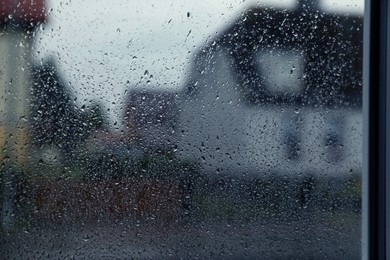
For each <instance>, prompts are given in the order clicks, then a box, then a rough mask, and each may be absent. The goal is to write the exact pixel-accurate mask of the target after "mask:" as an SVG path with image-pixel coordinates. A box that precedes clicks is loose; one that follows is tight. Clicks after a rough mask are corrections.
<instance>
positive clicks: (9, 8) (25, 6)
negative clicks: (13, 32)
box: [0, 0, 47, 27]
mask: <svg viewBox="0 0 390 260" xmlns="http://www.w3.org/2000/svg"><path fill="white" fill-rule="evenodd" d="M45 6H46V5H45V0H20V1H15V0H2V1H1V4H0V25H1V24H10V23H13V24H17V25H22V26H26V27H31V26H34V25H36V24H39V23H43V22H45V21H46V16H47V13H46V8H45Z"/></svg>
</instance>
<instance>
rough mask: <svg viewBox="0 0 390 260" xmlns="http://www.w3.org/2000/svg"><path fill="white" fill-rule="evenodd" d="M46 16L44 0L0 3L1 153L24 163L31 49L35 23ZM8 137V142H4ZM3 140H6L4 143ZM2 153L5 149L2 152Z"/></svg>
mask: <svg viewBox="0 0 390 260" xmlns="http://www.w3.org/2000/svg"><path fill="white" fill-rule="evenodd" d="M45 20H46V10H45V3H44V0H33V1H31V0H22V1H14V0H2V2H1V5H0V93H1V94H0V98H1V100H0V146H1V147H2V149H1V151H2V154H1V157H4V156H7V157H10V158H11V159H12V160H11V161H12V162H17V165H19V166H20V165H21V164H25V160H26V156H27V155H26V153H27V150H26V149H27V148H26V147H27V145H26V144H27V143H28V139H29V136H28V127H27V126H28V125H27V122H28V119H29V100H30V95H29V91H30V90H29V87H30V81H31V64H32V58H31V52H32V44H33V40H34V35H35V31H36V27H37V26H39V25H40V24H42V23H44V22H45ZM6 138H7V142H6ZM6 144H8V146H7V147H5V146H6ZM4 153H7V155H5V154H4Z"/></svg>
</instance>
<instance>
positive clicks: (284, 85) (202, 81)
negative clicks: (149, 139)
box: [177, 8, 363, 178]
mask: <svg viewBox="0 0 390 260" xmlns="http://www.w3.org/2000/svg"><path fill="white" fill-rule="evenodd" d="M362 26H363V19H362V17H358V16H353V15H342V14H329V13H324V12H321V11H317V10H310V9H307V10H304V9H297V10H292V11H287V10H277V9H272V8H269V9H262V8H255V9H250V10H248V12H247V13H245V14H243V15H242V17H240V18H239V19H238V20H237V21H236V22H234V23H233V24H232V25H231V26H229V27H228V28H226V29H225V30H224V31H222V32H221V33H220V34H219V35H218V36H217V37H216V38H214V39H211V40H209V41H208V44H207V45H206V46H204V47H202V48H201V49H200V50H199V51H198V52H197V53H196V54H195V55H194V61H193V65H192V69H191V71H190V75H189V77H188V79H187V82H186V84H185V87H184V93H183V96H182V99H181V103H180V106H179V107H180V119H179V121H180V123H181V126H180V127H181V128H180V134H181V135H180V138H179V141H178V151H177V154H178V156H179V157H180V158H183V159H186V160H193V161H196V162H199V163H200V164H201V168H202V172H203V173H206V174H208V175H209V176H231V177H238V178H240V177H248V176H270V175H277V176H290V177H294V178H295V177H299V176H316V177H325V178H328V177H332V178H333V177H336V178H337V177H343V178H344V177H347V178H349V177H351V176H352V177H356V176H359V175H360V173H361V151H362V111H361V104H362V31H363V30H362V29H363V28H362Z"/></svg>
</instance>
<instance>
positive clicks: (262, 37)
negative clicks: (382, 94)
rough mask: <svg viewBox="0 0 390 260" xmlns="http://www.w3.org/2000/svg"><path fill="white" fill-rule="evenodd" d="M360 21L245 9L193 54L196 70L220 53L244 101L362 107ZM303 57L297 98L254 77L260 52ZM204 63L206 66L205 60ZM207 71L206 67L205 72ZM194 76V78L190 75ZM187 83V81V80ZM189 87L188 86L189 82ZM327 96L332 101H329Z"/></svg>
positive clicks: (308, 12) (349, 17)
mask: <svg viewBox="0 0 390 260" xmlns="http://www.w3.org/2000/svg"><path fill="white" fill-rule="evenodd" d="M362 33H363V18H362V17H359V16H352V15H348V14H344V15H342V14H330V13H323V12H320V11H311V10H302V9H296V10H277V9H273V8H253V9H249V10H248V11H247V12H246V13H245V14H243V15H242V16H241V17H240V18H239V19H238V20H236V21H235V22H234V23H233V24H232V25H231V26H229V27H227V28H226V29H225V30H224V31H223V32H222V33H221V34H219V36H217V37H216V38H215V39H214V40H211V41H209V44H208V45H206V46H204V47H203V48H202V49H201V50H200V51H199V52H198V53H197V55H196V56H195V57H196V59H195V62H194V69H195V71H208V69H207V68H204V67H205V66H206V67H207V66H213V65H212V63H210V62H208V61H207V59H211V58H212V57H213V56H214V55H213V53H215V52H218V51H220V50H224V51H225V53H227V54H228V55H229V57H230V58H231V62H230V63H231V64H230V65H231V68H232V70H233V73H232V74H233V75H235V77H236V80H237V83H238V85H240V86H241V89H242V92H243V93H244V95H246V96H247V101H248V102H252V103H259V104H264V103H280V102H281V103H283V102H289V103H291V101H292V102H297V103H301V104H303V103H305V104H309V105H316V104H317V105H326V106H328V105H331V106H333V105H334V104H336V103H337V104H340V105H341V106H358V107H359V106H361V96H362V49H363V48H362V45H363V43H362V39H363V35H362ZM274 50H279V51H282V52H283V51H286V50H292V51H294V52H298V53H303V56H304V66H305V68H304V70H305V79H304V89H303V91H302V93H301V95H297V96H288V95H277V96H276V95H273V94H272V93H270V92H267V90H266V87H265V86H264V84H265V83H264V76H263V75H259V68H258V66H259V61H258V60H256V59H257V56H256V55H257V54H258V53H259V52H272V51H274ZM205 60H206V62H205ZM210 71H211V69H210ZM191 77H193V76H191ZM190 81H191V79H190ZM189 84H191V82H190V83H189ZM330 95H332V98H330Z"/></svg>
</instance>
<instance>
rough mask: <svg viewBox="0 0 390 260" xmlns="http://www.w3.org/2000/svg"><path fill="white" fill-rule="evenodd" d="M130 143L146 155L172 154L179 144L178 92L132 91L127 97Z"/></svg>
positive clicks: (126, 115) (125, 116)
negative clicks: (147, 153) (177, 129)
mask: <svg viewBox="0 0 390 260" xmlns="http://www.w3.org/2000/svg"><path fill="white" fill-rule="evenodd" d="M125 100H126V109H125V114H124V121H125V122H124V125H125V127H126V131H125V132H126V135H127V137H128V140H129V141H130V142H131V143H132V144H134V145H137V146H139V147H140V148H141V149H143V150H145V151H146V152H156V151H159V152H172V151H173V149H174V147H175V145H176V144H177V133H176V123H177V115H178V110H177V109H178V107H177V98H176V93H173V92H167V91H163V90H146V89H132V90H130V91H128V94H127V96H126V98H125Z"/></svg>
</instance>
